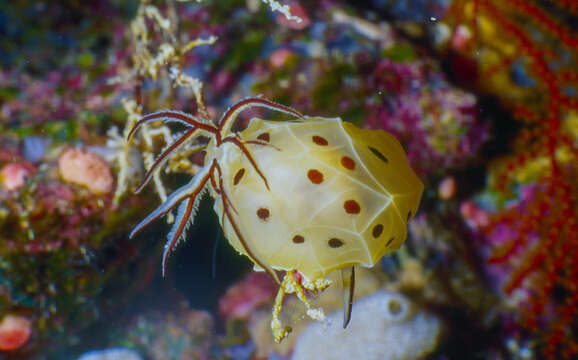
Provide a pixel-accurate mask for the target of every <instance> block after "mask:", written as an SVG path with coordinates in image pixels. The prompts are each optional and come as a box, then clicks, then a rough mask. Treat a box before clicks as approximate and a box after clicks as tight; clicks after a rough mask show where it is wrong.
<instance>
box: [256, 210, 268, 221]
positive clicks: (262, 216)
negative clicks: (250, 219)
mask: <svg viewBox="0 0 578 360" xmlns="http://www.w3.org/2000/svg"><path fill="white" fill-rule="evenodd" d="M269 215H271V214H270V213H269V209H267V208H259V210H257V216H258V217H259V219H261V220H267V219H268V218H269Z"/></svg>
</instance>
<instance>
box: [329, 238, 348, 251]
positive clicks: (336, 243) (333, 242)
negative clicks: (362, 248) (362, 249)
mask: <svg viewBox="0 0 578 360" xmlns="http://www.w3.org/2000/svg"><path fill="white" fill-rule="evenodd" d="M327 244H328V245H329V247H332V248H334V249H335V248H338V247H342V246H343V244H345V243H344V242H343V240H341V239H337V238H332V239H329V241H328V242H327Z"/></svg>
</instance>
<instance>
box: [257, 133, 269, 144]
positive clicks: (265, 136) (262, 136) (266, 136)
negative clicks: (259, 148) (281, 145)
mask: <svg viewBox="0 0 578 360" xmlns="http://www.w3.org/2000/svg"><path fill="white" fill-rule="evenodd" d="M257 139H259V140H261V141H265V142H269V140H271V137H270V136H269V133H262V134H260V135H259V136H257Z"/></svg>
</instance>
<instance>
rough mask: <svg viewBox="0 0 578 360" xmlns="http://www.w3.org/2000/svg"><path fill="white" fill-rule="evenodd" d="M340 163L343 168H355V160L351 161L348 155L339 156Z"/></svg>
mask: <svg viewBox="0 0 578 360" xmlns="http://www.w3.org/2000/svg"><path fill="white" fill-rule="evenodd" d="M341 165H343V167H344V168H346V169H349V170H353V169H355V161H353V159H352V158H350V157H349V156H344V157H342V158H341Z"/></svg>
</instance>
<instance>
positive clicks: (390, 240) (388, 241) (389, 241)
mask: <svg viewBox="0 0 578 360" xmlns="http://www.w3.org/2000/svg"><path fill="white" fill-rule="evenodd" d="M393 239H395V238H391V239H389V240H387V243H386V244H385V247H388V246H389V245H390V244H391V243H392V242H393Z"/></svg>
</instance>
